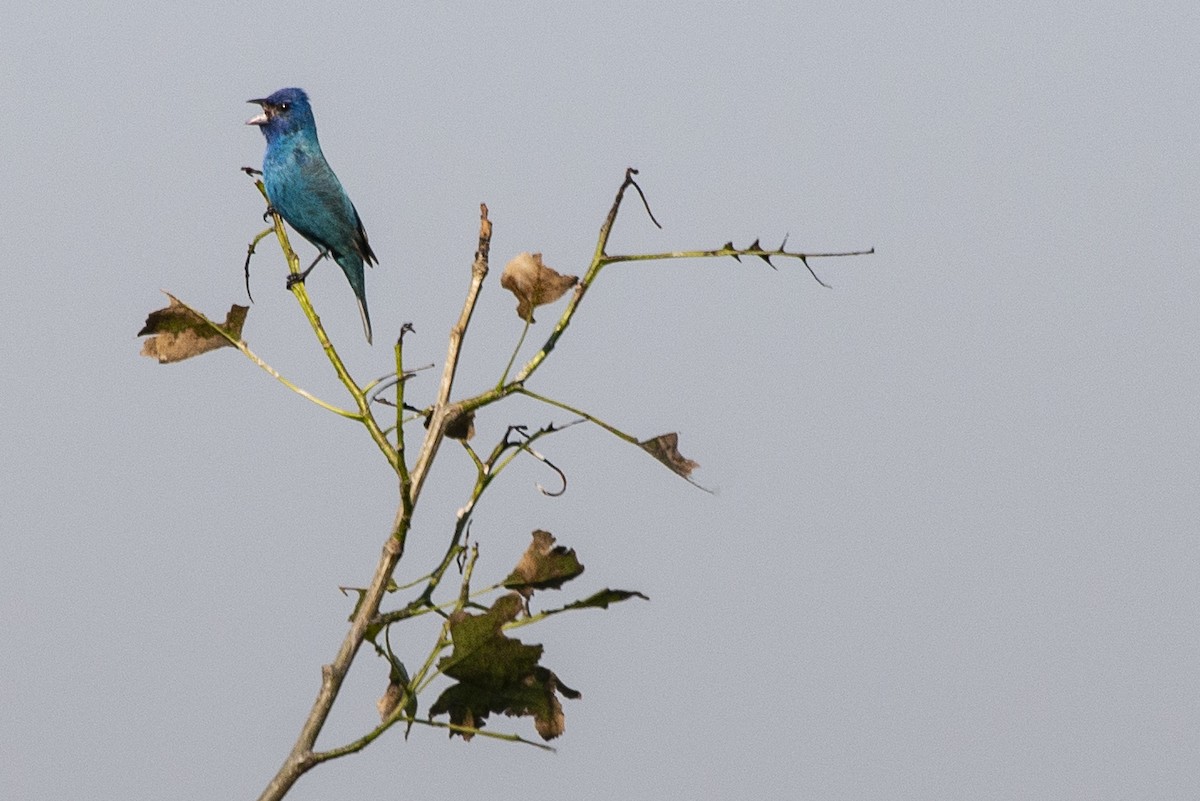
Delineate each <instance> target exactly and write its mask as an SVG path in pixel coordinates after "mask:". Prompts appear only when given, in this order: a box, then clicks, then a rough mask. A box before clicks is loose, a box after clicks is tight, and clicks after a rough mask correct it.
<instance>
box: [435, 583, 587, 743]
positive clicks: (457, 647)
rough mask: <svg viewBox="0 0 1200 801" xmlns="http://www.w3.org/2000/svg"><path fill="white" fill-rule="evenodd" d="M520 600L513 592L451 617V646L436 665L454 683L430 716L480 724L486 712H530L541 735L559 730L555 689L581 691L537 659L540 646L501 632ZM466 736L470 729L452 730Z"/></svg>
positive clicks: (570, 694)
mask: <svg viewBox="0 0 1200 801" xmlns="http://www.w3.org/2000/svg"><path fill="white" fill-rule="evenodd" d="M523 606H524V600H523V599H522V598H521V596H520V595H518V594H517V593H515V592H514V593H509V594H508V595H505V596H502V597H501V598H498V599H497V600H496V603H494V604H493V605H492V608H491V609H489V610H488V611H487V612H484V613H483V614H481V615H470V614H466V613H459V614H457V615H455V616H453V617H452V618H451V622H450V638H451V640H452V641H453V643H454V650H453V652H452V653H451V654H450V655H449V656H447V657H443V658H442V659H441V660H440V661H439V662H438V669H439V670H441V671H442V672H443V673H445V674H446V675H447V676H449V677H450V678H452V679H455V680H456V681H457V682H458V683H457V684H454V685H453V686H451V687H448V688H447V689H446V690H445V691H444V692H443V693H442V694H441V695H440V696H438V699H437V701H435V702H434V704H433V706H431V707H430V708H429V715H430V717H434V716H436V715H442V714H449V716H450V722H451V723H453V724H455V725H459V726H467V727H470V728H475V729H482V728H483V727H484V724H485V723H486V721H487V718H488V715H490V714H492V713H493V712H502V713H504V714H505V715H510V716H524V717H532V718H533V720H534V726H535V727H536V728H537V732H538V734H540V735H541V736H542V739H545V740H551V739H553V738H555V737H557V736H558V735H560V734H562V732H563V729H564V726H565V723H564V718H563V710H562V703H561V702H560V701H559V700H558V694H560V693H561V694H562V695H563V696H564V697H566V698H579V697H580V694H579V693H578V692H576V691H575V690H572V689H571V688H570V687H567V686H566V685H564V684H563V683H562V682H560V681H559V679H558V677H557V676H556V675H554V673H553V672H552V671H550V670H548V669H547V668H545V667H542V666H541V665H539V664H538V661H539V660H540V659H541V657H542V646H540V645H526V644H525V643H523V642H521V641H520V640H514V639H511V638H509V637H506V636H505V635H504V632H503V631H502V629H503V626H504V624H505V623H507V622H509V621H511V620H514V619H516V616H517V615H518V614H519V613H520V611H521V608H522V607H523ZM455 734H457V735H459V736H461V737H462V738H463V739H464V740H469V739H471V737H472V734H471V733H470V732H459V731H451V732H450V736H452V737H453V736H454V735H455Z"/></svg>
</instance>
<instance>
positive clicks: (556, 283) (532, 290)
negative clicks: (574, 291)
mask: <svg viewBox="0 0 1200 801" xmlns="http://www.w3.org/2000/svg"><path fill="white" fill-rule="evenodd" d="M578 282H579V278H578V277H577V276H574V275H563V274H561V273H559V272H557V271H556V270H554V269H553V268H551V267H547V266H546V265H545V264H543V263H542V254H541V253H520V254H518V255H516V256H514V257H513V258H512V260H511V261H509V263H508V264H506V265H504V272H503V273H502V274H501V275H500V286H502V287H504V288H505V289H507V290H508V291H509V292H511V293H513V294H514V295H516V296H517V316H518V317H520V318H521V319H522V320H529V322H531V323H532V322H536V321H535V320H534V319H533V310H534V309H535V308H536V307H538V306H544V305H545V304H547V303H553V302H554V301H556V300H558V299H559V298H561V297H562V296H563V295H565V294H566V293H567V290H568V289H570V288H571V287H573V286H575V284H576V283H578Z"/></svg>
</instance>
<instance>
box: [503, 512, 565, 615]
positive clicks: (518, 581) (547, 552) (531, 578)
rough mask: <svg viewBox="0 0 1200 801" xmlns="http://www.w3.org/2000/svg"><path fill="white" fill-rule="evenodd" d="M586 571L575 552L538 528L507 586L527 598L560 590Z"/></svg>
mask: <svg viewBox="0 0 1200 801" xmlns="http://www.w3.org/2000/svg"><path fill="white" fill-rule="evenodd" d="M582 572H583V565H581V564H580V563H579V558H578V557H577V556H575V549H573V548H567V547H564V546H562V545H557V546H556V545H555V544H554V535H553V534H551V533H550V532H549V531H542V530H541V529H538V530H537V531H535V532H533V541H532V542H530V543H529V547H528V548H526V549H525V553H523V554H521V560H520V561H519V562H517V566H516V567H515V568H513V572H512V573H510V574H509V576H508V578H506V579H505V580H504V586H505V587H507V588H508V589H510V590H516V591H517V592H519V593H521V595H523V596H524V597H526V598H529V597H530V596H531V595H533V592H534V590H548V589H554V590H556V589H559V588H560V587H562V585H563V584H565V583H566V582H568V581H570V580H571V579H573V578H575V577H576V576H578V575H579V574H581V573H582Z"/></svg>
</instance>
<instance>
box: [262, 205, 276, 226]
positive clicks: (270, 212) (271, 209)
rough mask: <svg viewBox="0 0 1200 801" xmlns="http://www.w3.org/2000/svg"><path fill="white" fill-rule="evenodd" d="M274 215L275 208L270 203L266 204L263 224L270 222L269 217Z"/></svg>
mask: <svg viewBox="0 0 1200 801" xmlns="http://www.w3.org/2000/svg"><path fill="white" fill-rule="evenodd" d="M274 214H275V207H274V206H272V205H271V204H270V203H268V204H267V210H266V211H264V212H263V222H271V217H272V216H274Z"/></svg>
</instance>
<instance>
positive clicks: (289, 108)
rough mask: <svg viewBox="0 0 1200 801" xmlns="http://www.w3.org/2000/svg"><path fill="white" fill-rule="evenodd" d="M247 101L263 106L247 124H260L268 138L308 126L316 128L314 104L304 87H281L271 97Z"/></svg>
mask: <svg viewBox="0 0 1200 801" xmlns="http://www.w3.org/2000/svg"><path fill="white" fill-rule="evenodd" d="M246 102H248V103H257V104H258V105H260V106H262V112H261V113H260V114H256V115H255V116H253V117H251V118H250V119H248V120H246V124H247V125H257V126H259V127H260V128H261V129H262V132H263V136H265V137H267V138H268V139H271V138H273V137H275V136H279V135H283V134H289V133H294V132H296V131H300V130H304V129H306V128H308V129H312V130H314V131H315V130H316V122H315V120H314V119H313V113H312V106H310V105H309V104H308V95H306V94H305V93H304V90H303V89H295V88H289V89H280V90H279V91H278V92H275V93H274V94H272V95H271V96H270V97H263V98H259V99H257V100H248V101H246Z"/></svg>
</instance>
